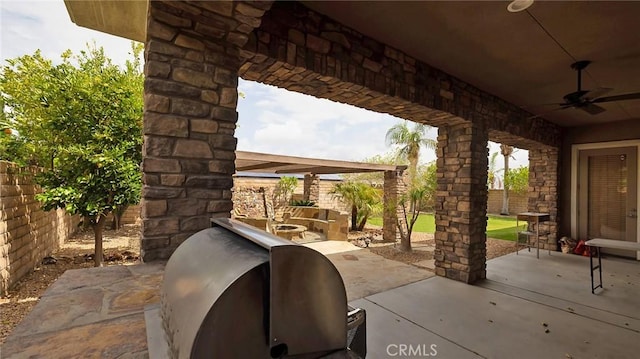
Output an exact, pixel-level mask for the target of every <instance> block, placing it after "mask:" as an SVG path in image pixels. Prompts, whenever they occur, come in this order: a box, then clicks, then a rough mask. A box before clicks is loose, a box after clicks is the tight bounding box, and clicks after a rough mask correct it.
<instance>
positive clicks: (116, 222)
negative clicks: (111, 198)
mask: <svg viewBox="0 0 640 359" xmlns="http://www.w3.org/2000/svg"><path fill="white" fill-rule="evenodd" d="M127 208H129V206H127V205H123V206H118V207H116V208H115V209H114V210H113V226H112V228H111V229H114V230H118V229H120V228H122V215H124V212H126V211H127Z"/></svg>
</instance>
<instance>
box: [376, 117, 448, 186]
mask: <svg viewBox="0 0 640 359" xmlns="http://www.w3.org/2000/svg"><path fill="white" fill-rule="evenodd" d="M429 128H431V126H428V125H424V124H421V123H416V124H415V125H414V126H413V130H410V129H409V127H408V126H407V121H404V122H403V123H399V124H396V125H394V126H393V127H391V128H390V129H389V130H388V131H387V135H386V141H387V145H388V146H392V145H398V146H400V148H399V149H398V154H397V157H398V158H402V159H405V160H407V161H409V168H408V172H409V173H408V174H409V182H410V183H411V184H413V183H414V182H415V179H416V174H417V168H418V159H419V158H420V148H421V147H422V146H424V147H426V148H430V149H433V150H435V149H436V148H437V147H438V142H437V141H436V140H434V139H431V138H426V137H425V135H426V132H427V130H429Z"/></svg>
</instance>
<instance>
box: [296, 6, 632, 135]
mask: <svg viewBox="0 0 640 359" xmlns="http://www.w3.org/2000/svg"><path fill="white" fill-rule="evenodd" d="M304 3H305V5H306V6H308V7H309V8H311V9H313V10H316V11H318V12H320V13H323V14H325V15H327V16H329V17H331V18H334V19H335V20H338V21H339V22H342V23H344V24H346V25H348V26H349V27H351V28H353V29H355V30H357V31H359V32H361V33H363V34H365V35H368V36H370V37H372V38H375V39H377V40H379V41H381V42H385V43H387V44H389V45H391V46H394V47H396V48H398V49H400V50H402V51H404V52H406V53H408V54H409V55H412V56H414V57H416V58H418V59H421V60H422V61H424V62H426V63H428V64H430V65H432V66H434V67H436V68H439V69H441V70H443V71H445V72H448V73H450V74H452V75H454V76H456V77H458V78H460V79H462V80H464V81H466V82H468V83H471V84H473V85H474V86H476V87H478V88H480V89H482V90H485V91H487V92H490V93H492V94H494V95H497V96H499V97H501V98H503V99H505V100H507V101H509V102H512V103H514V104H516V105H518V106H523V107H525V108H526V109H527V110H528V111H530V112H532V113H534V114H540V113H546V112H548V111H549V110H551V109H553V108H555V107H554V106H539V105H541V104H548V103H559V102H562V101H563V100H562V97H563V96H564V95H565V94H567V93H570V92H573V91H575V90H576V72H575V71H574V70H572V69H571V68H570V64H571V63H573V62H575V61H577V60H590V61H592V64H591V65H589V67H588V68H587V70H586V73H585V74H584V75H583V86H582V87H583V89H585V88H586V89H595V88H598V87H608V88H613V89H614V90H613V91H611V92H610V93H608V94H607V95H617V94H623V93H630V92H640V20H639V19H640V2H635V1H628V2H611V1H603V2H594V1H566V2H565V1H561V2H551V1H536V2H535V3H534V4H533V5H532V6H531V7H530V8H529V9H528V10H526V11H524V12H519V13H510V12H508V11H507V9H506V8H507V4H508V3H507V2H494V1H482V2H457V1H447V2H441V1H417V2H384V1H367V2H362V1H353V2H348V1H306V2H304ZM602 107H604V108H606V109H607V111H606V112H603V113H601V114H598V115H590V114H587V113H586V112H584V111H581V110H578V109H574V108H569V109H565V110H562V111H556V112H552V113H548V114H546V115H544V116H542V117H544V118H546V119H548V120H550V121H552V122H555V123H558V124H560V125H563V126H576V125H585V124H598V123H605V122H611V121H620V120H627V119H638V120H640V100H631V101H619V102H615V103H604V104H602Z"/></svg>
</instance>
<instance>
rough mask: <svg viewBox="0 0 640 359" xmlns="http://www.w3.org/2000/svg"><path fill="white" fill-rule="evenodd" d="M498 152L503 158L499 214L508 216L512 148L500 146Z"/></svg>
mask: <svg viewBox="0 0 640 359" xmlns="http://www.w3.org/2000/svg"><path fill="white" fill-rule="evenodd" d="M500 152H502V155H503V156H504V172H503V173H504V181H503V183H504V189H503V191H502V210H501V211H500V214H502V215H508V214H509V186H510V184H509V179H508V177H509V157H511V154H512V153H513V147H511V146H508V145H500Z"/></svg>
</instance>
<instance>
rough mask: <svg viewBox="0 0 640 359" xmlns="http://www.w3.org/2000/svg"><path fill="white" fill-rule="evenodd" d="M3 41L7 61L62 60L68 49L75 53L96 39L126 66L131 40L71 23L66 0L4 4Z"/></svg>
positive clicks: (0, 8)
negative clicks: (26, 57)
mask: <svg viewBox="0 0 640 359" xmlns="http://www.w3.org/2000/svg"><path fill="white" fill-rule="evenodd" d="M0 23H1V29H0V30H1V31H0V32H1V33H2V35H1V36H2V37H1V39H2V41H1V44H0V55H1V57H2V60H3V62H4V60H5V59H8V58H14V57H17V56H22V55H27V54H33V53H34V52H35V51H36V50H37V49H40V50H41V51H42V54H43V56H45V57H47V58H49V59H51V60H53V61H59V59H60V54H62V52H63V51H64V50H67V49H71V50H72V51H73V52H74V53H78V52H79V51H80V50H83V49H85V48H86V44H87V43H91V42H93V41H94V40H95V42H96V44H97V45H98V46H103V47H104V49H105V53H106V54H107V56H108V57H109V58H111V59H112V60H113V61H114V62H115V63H116V64H124V62H125V61H126V59H128V58H129V57H130V56H129V55H128V53H129V52H130V49H131V46H130V43H131V42H130V40H127V39H123V38H120V37H116V36H112V35H107V34H104V33H101V32H98V31H94V30H89V29H86V28H82V27H79V26H77V25H75V24H74V23H73V22H71V20H70V18H69V14H68V13H67V10H66V7H65V5H64V2H63V1H62V0H59V1H51V0H50V1H14V0H8V1H7V0H3V1H1V2H0Z"/></svg>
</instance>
